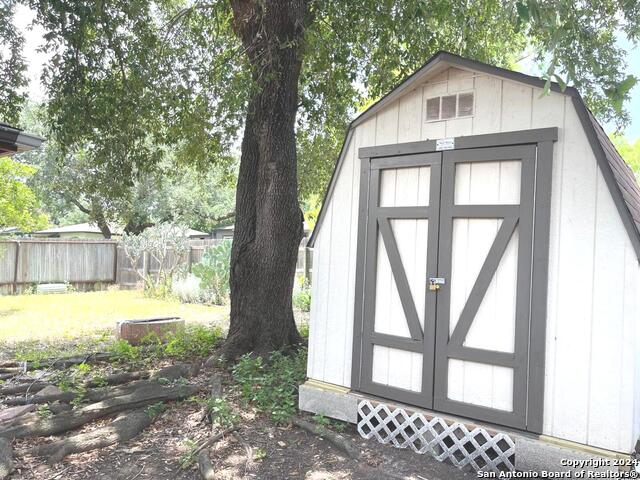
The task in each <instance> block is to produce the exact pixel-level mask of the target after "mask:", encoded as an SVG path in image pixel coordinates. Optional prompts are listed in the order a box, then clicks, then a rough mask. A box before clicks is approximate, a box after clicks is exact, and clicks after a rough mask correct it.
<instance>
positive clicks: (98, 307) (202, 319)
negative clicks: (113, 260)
mask: <svg viewBox="0 0 640 480" xmlns="http://www.w3.org/2000/svg"><path fill="white" fill-rule="evenodd" d="M171 316H177V317H182V318H184V319H185V320H186V321H187V322H197V323H203V324H211V323H213V324H215V325H219V326H226V323H227V318H228V308H227V307H218V306H205V305H192V304H184V303H180V302H178V301H176V300H158V299H154V298H147V297H145V296H144V295H143V293H142V292H141V291H134V290H110V291H102V292H87V293H66V294H54V295H10V296H9V295H7V296H0V343H16V342H43V341H44V342H50V341H66V340H74V339H77V338H79V337H83V338H87V337H94V336H96V335H99V334H103V333H104V332H105V331H114V329H115V326H116V322H117V321H118V320H132V319H140V318H149V317H171Z"/></svg>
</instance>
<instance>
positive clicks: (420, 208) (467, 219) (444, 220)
mask: <svg viewBox="0 0 640 480" xmlns="http://www.w3.org/2000/svg"><path fill="white" fill-rule="evenodd" d="M536 152H537V146H536V145H535V144H533V145H515V146H513V145H510V146H499V147H487V148H474V149H466V150H450V151H444V152H430V153H419V154H407V155H399V156H381V157H372V158H365V159H363V171H362V179H363V180H362V183H363V185H362V187H365V191H366V193H364V194H362V195H361V200H360V201H361V208H360V215H361V216H364V218H365V222H362V221H361V226H360V228H361V230H364V232H363V233H364V234H361V236H360V238H361V241H363V244H362V245H361V246H360V249H361V253H362V252H363V253H364V255H361V256H360V257H359V258H360V263H361V265H360V267H361V271H360V278H359V282H358V283H359V284H358V285H357V288H359V289H360V293H359V294H360V295H361V297H360V299H361V302H360V301H357V302H356V335H355V336H356V340H355V343H354V371H353V387H354V388H355V389H357V390H360V391H362V392H366V393H370V394H373V395H377V396H379V397H383V398H388V399H391V400H395V401H399V402H403V403H408V404H411V405H417V406H420V407H425V408H429V409H434V410H437V411H441V412H446V413H450V414H454V415H461V416H465V417H469V418H473V419H478V420H482V421H485V422H491V423H496V424H500V425H506V426H511V427H516V428H520V429H533V430H535V429H536V428H528V427H530V426H529V425H528V420H527V407H528V405H527V400H528V398H533V396H530V395H528V393H529V390H530V388H531V386H530V385H529V382H528V377H529V362H530V353H531V351H530V350H531V348H530V341H531V339H530V326H531V325H530V307H531V281H532V280H531V279H532V253H533V245H532V243H533V241H532V239H533V223H534V205H535V202H534V191H535V178H536V175H535V169H536ZM361 220H362V219H361ZM534 350H535V351H534V354H539V353H540V351H539V349H537V350H536V349H534Z"/></svg>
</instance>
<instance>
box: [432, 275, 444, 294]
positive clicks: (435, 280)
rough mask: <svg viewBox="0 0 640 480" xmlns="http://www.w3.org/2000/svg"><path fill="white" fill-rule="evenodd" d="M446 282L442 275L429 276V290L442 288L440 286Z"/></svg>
mask: <svg viewBox="0 0 640 480" xmlns="http://www.w3.org/2000/svg"><path fill="white" fill-rule="evenodd" d="M444 284H445V280H444V278H442V277H430V278H429V290H431V291H434V292H435V291H437V290H440V287H441V286H442V285H444Z"/></svg>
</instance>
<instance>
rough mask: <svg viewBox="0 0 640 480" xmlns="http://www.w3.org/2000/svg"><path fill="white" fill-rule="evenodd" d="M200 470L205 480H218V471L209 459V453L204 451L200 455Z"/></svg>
mask: <svg viewBox="0 0 640 480" xmlns="http://www.w3.org/2000/svg"><path fill="white" fill-rule="evenodd" d="M198 470H199V471H200V476H202V478H203V480H216V471H215V470H214V469H213V463H211V459H210V458H209V452H207V451H202V452H200V453H199V454H198Z"/></svg>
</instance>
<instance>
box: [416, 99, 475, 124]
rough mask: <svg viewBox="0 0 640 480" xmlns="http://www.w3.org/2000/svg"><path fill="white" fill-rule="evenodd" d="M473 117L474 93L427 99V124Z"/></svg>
mask: <svg viewBox="0 0 640 480" xmlns="http://www.w3.org/2000/svg"><path fill="white" fill-rule="evenodd" d="M472 115H473V92H464V93H457V94H455V95H443V96H442V97H432V98H428V99H427V119H426V121H427V122H435V121H438V120H449V119H452V118H458V117H470V116H472Z"/></svg>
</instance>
